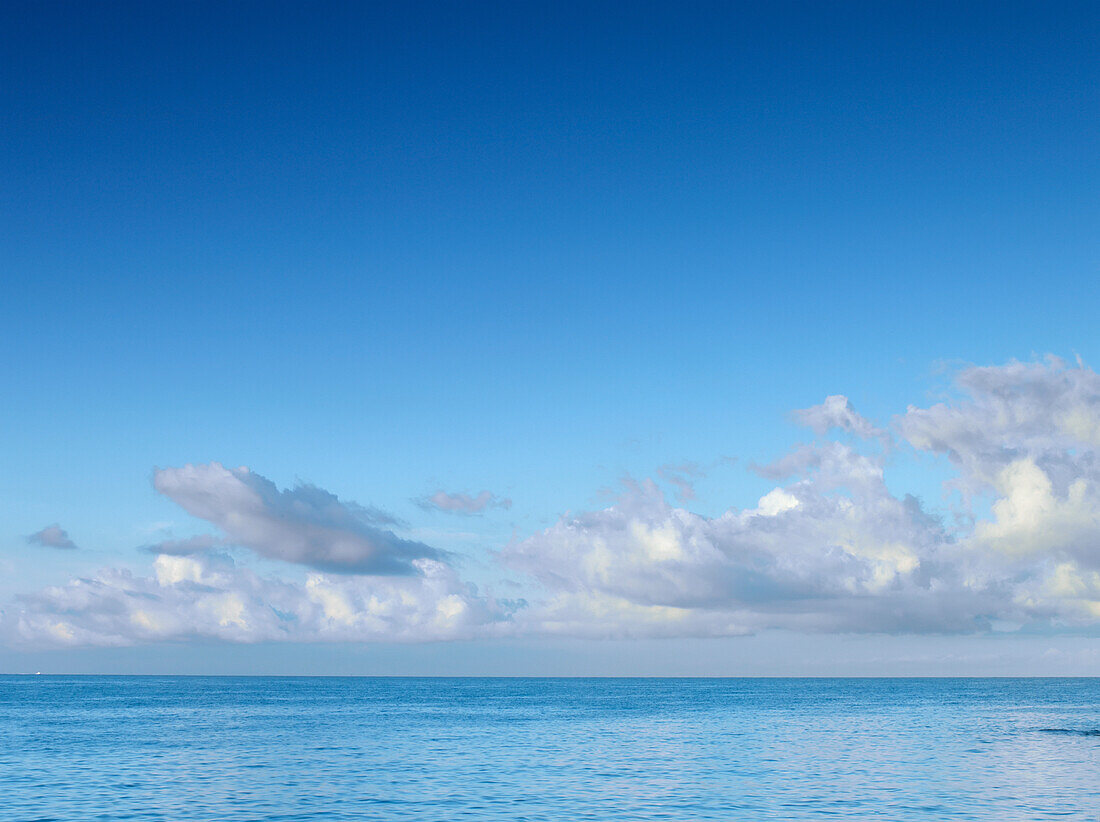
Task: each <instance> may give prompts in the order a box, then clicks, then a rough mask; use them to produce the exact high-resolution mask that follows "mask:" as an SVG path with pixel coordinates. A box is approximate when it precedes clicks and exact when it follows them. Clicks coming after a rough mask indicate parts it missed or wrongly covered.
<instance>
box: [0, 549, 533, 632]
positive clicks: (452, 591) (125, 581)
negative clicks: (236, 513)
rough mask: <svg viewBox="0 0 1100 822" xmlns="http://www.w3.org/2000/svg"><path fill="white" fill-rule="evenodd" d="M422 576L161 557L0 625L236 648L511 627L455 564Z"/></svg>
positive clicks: (51, 598)
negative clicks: (282, 576) (289, 576)
mask: <svg viewBox="0 0 1100 822" xmlns="http://www.w3.org/2000/svg"><path fill="white" fill-rule="evenodd" d="M413 562H414V563H415V566H416V569H417V571H418V572H419V573H418V574H417V575H416V576H411V577H410V576H405V577H394V576H389V577H379V576H372V577H368V576H347V575H332V574H324V573H310V574H309V575H308V577H307V578H306V580H305V582H304V583H302V584H299V583H291V582H285V581H281V580H278V579H272V578H268V577H263V576H259V575H257V574H255V573H253V572H252V571H250V570H248V569H247V568H242V567H238V566H237V565H235V564H234V563H233V561H232V560H231V559H229V558H228V557H225V556H213V555H198V556H176V555H171V554H162V555H160V556H158V557H157V558H156V560H155V561H154V563H153V574H152V575H151V576H135V575H133V574H131V573H130V572H129V571H122V570H112V569H108V570H104V571H101V572H100V573H99V574H97V575H96V576H94V577H92V578H86V579H76V580H73V581H71V582H70V583H68V584H67V585H61V586H56V587H51V588H47V589H46V590H44V591H41V592H39V593H37V594H34V595H31V596H26V597H22V598H21V600H20V602H19V603H18V607H17V608H15V609H12V610H10V611H9V612H8V613H7V614H6V615H5V618H4V621H3V623H2V627H3V631H4V634H5V635H6V638H7V639H8V640H9V642H11V643H13V644H17V645H32V646H62V647H65V646H78V645H92V646H123V645H135V644H144V643H151V642H163V641H181V640H191V639H219V640H225V641H230V642H264V641H280V640H281V641H298V642H333V641H342V642H424V641H433V640H449V639H464V638H470V637H473V636H475V635H484V634H487V633H491V632H492V630H493V629H494V627H495V626H502V627H505V626H506V625H507V622H508V619H509V616H510V612H511V610H512V609H513V608H514V607H515V606H514V604H512V603H507V602H498V601H496V600H494V599H492V598H491V597H486V596H482V595H480V594H479V593H478V591H477V589H476V588H474V587H473V586H472V585H468V584H464V583H463V582H462V581H461V580H459V578H458V576H457V575H456V573H455V572H454V570H453V569H452V568H450V567H449V566H447V565H445V564H443V563H441V562H437V561H435V560H430V559H417V560H413Z"/></svg>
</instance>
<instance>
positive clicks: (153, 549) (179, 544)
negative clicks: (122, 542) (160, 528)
mask: <svg viewBox="0 0 1100 822" xmlns="http://www.w3.org/2000/svg"><path fill="white" fill-rule="evenodd" d="M221 542H222V540H219V539H218V538H217V537H214V536H211V535H210V534H202V535H200V536H197V537H188V538H187V539H166V540H164V541H163V542H156V543H153V544H152V545H143V546H141V549H140V550H142V551H144V552H145V553H147V554H167V555H169V556H175V557H190V556H194V555H195V554H205V553H206V552H207V551H210V550H211V549H213V548H214V547H215V546H217V545H219V544H221Z"/></svg>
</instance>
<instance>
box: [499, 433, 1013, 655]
mask: <svg viewBox="0 0 1100 822" xmlns="http://www.w3.org/2000/svg"><path fill="white" fill-rule="evenodd" d="M799 454H800V455H802V456H803V457H805V456H806V454H807V452H806V450H805V449H803V450H802V451H800V452H799ZM798 462H799V464H800V465H802V466H810V467H809V468H808V469H807V470H808V471H809V472H811V473H809V474H807V475H806V476H803V477H801V478H800V479H798V480H797V481H795V482H793V483H791V484H789V485H787V486H783V487H777V488H775V489H773V490H772V491H770V492H768V493H767V494H766V495H764V496H763V497H762V498H761V500H760V501H759V503H758V504H757V506H756V507H754V508H751V509H747V510H742V511H737V510H730V511H728V512H726V513H725V514H723V515H722V516H719V517H714V518H708V517H704V516H700V515H698V514H694V513H692V512H690V511H687V510H685V509H683V508H677V507H673V506H671V505H669V504H668V502H667V501H666V500H665V498H664V496H663V494H661V492H660V490H659V489H658V488H657V487H656V486H655V485H654V484H653V483H651V482H644V483H640V484H635V485H633V486H631V487H629V488H628V490H627V492H626V493H625V494H624V495H623V497H622V498H620V499H619V500H618V501H617V502H616V504H615V505H613V506H611V507H609V508H606V509H604V510H602V511H595V512H591V513H586V514H582V515H580V516H574V517H568V518H563V519H561V520H560V521H559V522H558V523H556V524H555V525H553V526H552V527H550V528H548V529H546V530H544V531H542V532H541V533H538V534H536V535H534V536H532V537H530V538H528V539H526V540H522V541H518V542H515V543H513V544H512V545H510V546H508V548H507V549H506V550H505V551H504V552H503V560H504V562H505V563H506V564H508V565H509V566H510V567H512V568H514V569H516V570H519V571H523V572H525V573H527V574H530V575H532V576H533V577H535V578H536V579H537V580H538V581H539V582H540V583H541V584H542V585H543V587H544V588H546V589H548V590H549V591H550V592H552V593H551V594H550V596H549V597H548V598H547V599H546V600H545V601H544V602H543V603H541V604H540V606H539V607H538V608H537V609H536V611H537V612H538V614H539V619H541V620H544V621H545V622H546V623H548V624H552V625H556V626H557V628H558V629H561V628H562V626H571V629H573V630H579V631H581V632H583V633H590V634H601V633H602V634H607V635H634V634H637V633H643V634H646V635H653V634H657V635H661V634H703V635H711V634H717V633H721V634H738V633H746V632H751V631H756V630H760V629H763V628H796V629H812V630H830V631H899V630H919V631H927V630H943V631H956V630H971V629H976V628H980V627H983V626H984V625H986V624H987V623H988V615H989V612H990V610H991V609H993V608H994V606H995V602H994V601H993V597H992V594H993V592H992V590H991V589H990V588H989V586H988V585H986V584H985V583H984V582H983V584H982V585H981V586H980V587H972V586H970V585H969V584H968V582H967V580H966V579H965V578H963V576H962V575H961V573H960V568H959V562H958V557H959V554H960V552H961V549H960V547H959V546H957V545H955V544H953V543H952V541H951V540H950V538H949V537H948V535H947V534H946V533H945V532H944V530H943V528H942V526H941V525H940V524H939V522H937V521H936V520H935V519H933V518H932V517H929V516H928V515H927V514H925V513H924V511H923V510H922V509H921V507H920V504H919V503H918V502H917V501H916V500H915V499H914V498H912V497H907V498H904V499H897V498H895V497H894V496H892V495H891V494H890V493H889V492H888V490H887V489H886V486H885V484H884V482H883V479H882V470H881V465H880V464H879V463H878V462H877V461H876V459H875V458H870V457H867V456H864V455H861V454H858V453H856V452H855V451H853V450H852V449H851V448H849V447H848V446H844V445H840V444H837V443H828V444H825V445H823V446H821V447H820V448H819V449H818V450H817V452H815V454H814V458H813V459H805V458H803V459H800V460H799V461H798ZM822 466H825V468H824V469H822ZM842 489H843V492H841V490H842ZM582 625H583V626H586V627H584V628H583V630H582V629H581V628H579V627H578V626H582Z"/></svg>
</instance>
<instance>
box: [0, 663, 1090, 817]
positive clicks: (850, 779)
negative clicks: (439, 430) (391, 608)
mask: <svg viewBox="0 0 1100 822" xmlns="http://www.w3.org/2000/svg"><path fill="white" fill-rule="evenodd" d="M0 819H3V820H47V819H63V820H92V819H131V820H152V819H158V820H172V822H187V821H188V820H218V822H228V821H229V820H351V819H355V820H374V819H377V820H408V819H417V820H439V821H440V822H447V821H449V820H460V819H471V820H475V819H476V820H487V821H488V822H492V820H505V819H507V820H523V819H526V820H555V822H573V820H712V819H713V820H719V819H720V820H760V819H785V820H797V819H885V820H899V821H900V820H916V819H920V820H933V819H934V820H947V819H950V820H956V819H958V820H964V819H981V820H997V822H1008V821H1009V820H1038V819H1064V820H1092V822H1096V820H1098V819H1100V680H1096V679H1062V680H1050V679H1045V680H1026V679H1015V680H1013V679H989V680H974V679H957V680H950V679H947V680H942V679H941V680H929V679H924V680H899V679H886V680H821V679H817V680H796V679H788V680H774V679H770V680H769V679H687V680H681V679H617V680H616V679H613V680H608V679H283V678H220V677H218V678H204V677H194V678H191V677H179V678H176V677H165V678H159V677H47V676H39V677H0Z"/></svg>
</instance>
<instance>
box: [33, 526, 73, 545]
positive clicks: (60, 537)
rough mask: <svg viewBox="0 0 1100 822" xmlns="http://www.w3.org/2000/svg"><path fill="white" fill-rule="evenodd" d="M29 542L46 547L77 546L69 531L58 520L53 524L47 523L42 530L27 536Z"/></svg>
mask: <svg viewBox="0 0 1100 822" xmlns="http://www.w3.org/2000/svg"><path fill="white" fill-rule="evenodd" d="M27 542H29V543H30V544H31V545H41V546H43V547H45V548H64V549H72V548H76V543H75V542H73V541H72V540H71V539H69V534H68V532H67V531H66V530H65V529H64V528H62V527H61V526H60V525H58V524H57V523H56V522H55V523H54V524H53V525H47V526H46V527H45V528H43V529H42V530H41V531H36V532H35V533H33V534H31V535H30V536H29V537H27Z"/></svg>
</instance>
